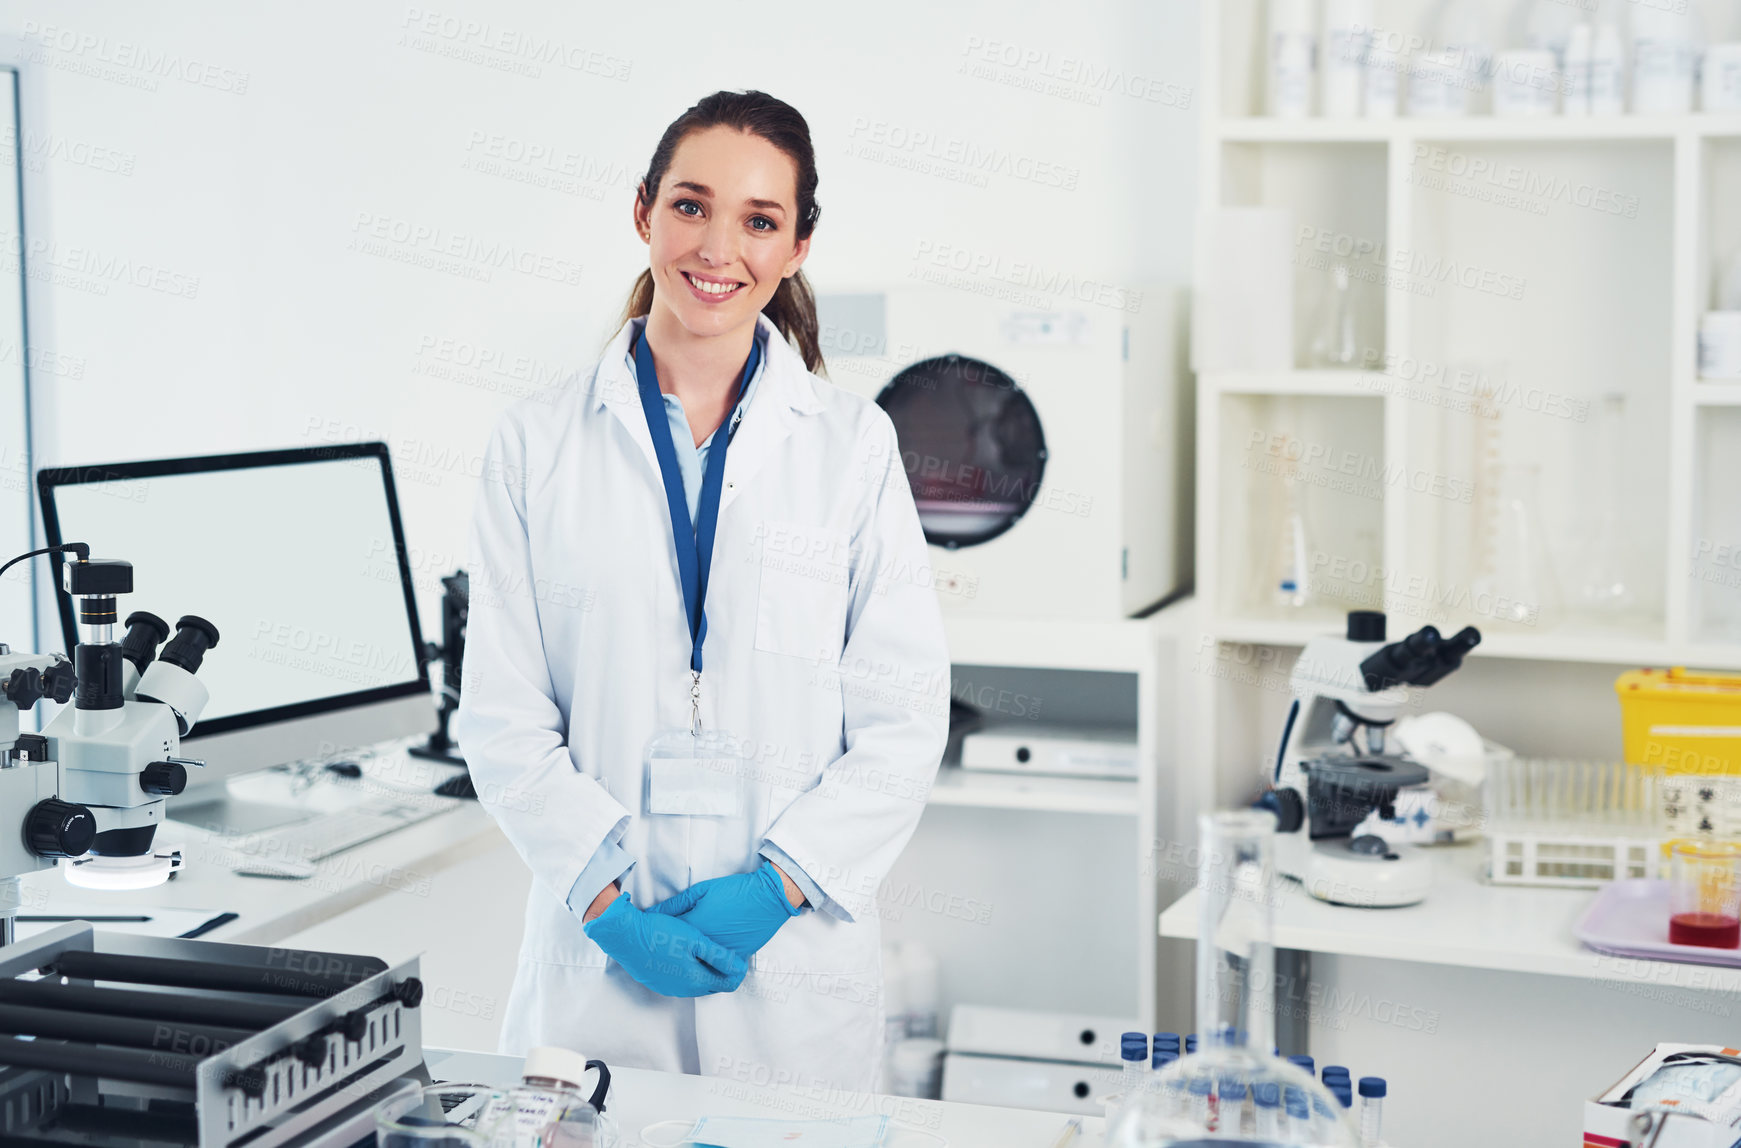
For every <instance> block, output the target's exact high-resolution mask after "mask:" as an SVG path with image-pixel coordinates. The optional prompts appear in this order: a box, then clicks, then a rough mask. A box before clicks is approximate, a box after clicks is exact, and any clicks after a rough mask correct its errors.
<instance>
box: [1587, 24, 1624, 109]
mask: <svg viewBox="0 0 1741 1148" xmlns="http://www.w3.org/2000/svg"><path fill="white" fill-rule="evenodd" d="M1625 110H1626V45H1625V43H1624V42H1623V41H1622V40H1621V38H1620V29H1619V28H1616V27H1615V26H1614V22H1613V21H1612V20H1602V21H1599V22H1598V23H1597V25H1596V38H1595V40H1594V41H1593V43H1592V46H1591V49H1590V114H1591V115H1593V116H1617V115H1620V114H1621V113H1622V112H1624V111H1625Z"/></svg>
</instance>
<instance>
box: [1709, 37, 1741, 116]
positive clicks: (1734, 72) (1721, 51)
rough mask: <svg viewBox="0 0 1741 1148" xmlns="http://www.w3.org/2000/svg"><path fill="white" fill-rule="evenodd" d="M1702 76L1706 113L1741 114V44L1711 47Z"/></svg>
mask: <svg viewBox="0 0 1741 1148" xmlns="http://www.w3.org/2000/svg"><path fill="white" fill-rule="evenodd" d="M1703 74H1704V84H1703V91H1702V92H1701V93H1700V97H1701V99H1700V102H1699V106H1700V107H1702V108H1704V110H1705V111H1707V112H1741V43H1729V44H1712V45H1711V46H1710V48H1709V49H1707V50H1706V52H1705V66H1704V73H1703Z"/></svg>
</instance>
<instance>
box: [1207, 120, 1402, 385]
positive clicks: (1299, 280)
mask: <svg viewBox="0 0 1741 1148" xmlns="http://www.w3.org/2000/svg"><path fill="white" fill-rule="evenodd" d="M1220 162H1221V202H1222V205H1223V206H1227V207H1267V208H1278V209H1282V210H1286V211H1287V212H1289V213H1290V215H1291V216H1292V221H1293V223H1292V236H1293V253H1292V255H1293V269H1294V363H1295V364H1296V365H1297V366H1299V367H1302V368H1305V367H1312V366H1315V365H1317V363H1316V360H1315V356H1314V353H1313V342H1314V339H1315V337H1316V335H1317V334H1318V332H1319V330H1320V329H1321V328H1322V327H1323V326H1324V325H1325V324H1326V322H1327V319H1328V316H1327V310H1328V308H1329V306H1330V305H1331V293H1332V287H1333V284H1334V277H1335V274H1336V268H1337V267H1338V266H1345V267H1347V268H1348V270H1349V302H1350V311H1351V314H1352V319H1353V324H1354V336H1355V344H1356V354H1355V358H1354V361H1353V364H1352V365H1354V366H1356V367H1364V366H1369V365H1379V364H1382V363H1383V361H1384V330H1385V315H1384V310H1385V303H1386V292H1385V290H1384V287H1383V283H1384V279H1385V276H1384V266H1383V258H1384V252H1385V227H1386V223H1385V220H1386V197H1387V192H1386V180H1387V174H1388V172H1387V164H1388V152H1387V150H1386V148H1385V147H1384V146H1383V145H1382V144H1379V145H1373V144H1332V145H1310V146H1308V145H1303V144H1296V143H1286V144H1230V145H1228V146H1227V147H1225V148H1223V149H1222V154H1221V159H1220Z"/></svg>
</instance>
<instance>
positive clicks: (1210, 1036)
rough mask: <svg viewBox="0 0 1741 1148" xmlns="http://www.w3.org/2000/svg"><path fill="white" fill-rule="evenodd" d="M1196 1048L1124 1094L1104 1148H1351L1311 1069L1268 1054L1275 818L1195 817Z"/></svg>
mask: <svg viewBox="0 0 1741 1148" xmlns="http://www.w3.org/2000/svg"><path fill="white" fill-rule="evenodd" d="M1198 825H1199V827H1200V829H1201V832H1202V838H1203V841H1202V857H1203V861H1202V864H1201V865H1200V867H1199V868H1198V870H1197V909H1198V922H1197V930H1198V931H1197V1033H1198V1036H1197V1051H1196V1052H1194V1053H1191V1054H1190V1055H1188V1056H1186V1057H1184V1058H1183V1059H1181V1060H1179V1061H1176V1062H1174V1063H1173V1064H1170V1065H1168V1066H1167V1067H1165V1068H1163V1069H1161V1070H1160V1071H1159V1072H1156V1073H1154V1074H1152V1078H1151V1079H1150V1080H1149V1081H1148V1082H1147V1087H1146V1088H1145V1089H1144V1090H1143V1091H1142V1092H1141V1093H1139V1094H1138V1095H1136V1096H1134V1097H1126V1098H1124V1102H1123V1103H1122V1104H1121V1105H1120V1106H1119V1109H1118V1115H1117V1116H1116V1117H1115V1118H1113V1120H1112V1122H1111V1124H1110V1125H1109V1127H1108V1128H1107V1133H1106V1144H1107V1145H1108V1146H1109V1148H1192V1146H1199V1145H1214V1146H1227V1145H1241V1144H1243V1145H1247V1146H1249V1148H1267V1146H1271V1145H1306V1144H1309V1145H1320V1146H1323V1148H1357V1146H1358V1145H1359V1143H1360V1134H1359V1130H1358V1129H1357V1128H1356V1127H1355V1125H1354V1122H1353V1119H1352V1117H1351V1115H1350V1114H1349V1113H1348V1111H1347V1110H1345V1109H1344V1108H1343V1107H1342V1105H1341V1103H1340V1102H1339V1101H1338V1100H1337V1099H1336V1097H1335V1096H1334V1095H1333V1094H1332V1093H1331V1092H1330V1090H1329V1089H1327V1088H1325V1087H1324V1086H1323V1085H1322V1084H1320V1083H1318V1081H1317V1080H1315V1079H1313V1077H1312V1075H1311V1074H1310V1073H1308V1072H1306V1071H1305V1070H1304V1069H1302V1068H1299V1067H1297V1066H1296V1065H1293V1064H1290V1063H1288V1062H1287V1061H1286V1060H1283V1059H1282V1058H1281V1057H1279V1056H1277V1055H1275V1052H1274V1046H1275V984H1276V981H1275V923H1274V913H1273V910H1274V901H1275V898H1276V896H1277V890H1278V889H1279V888H1282V887H1283V886H1281V885H1280V882H1281V881H1282V880H1283V878H1281V877H1280V875H1279V874H1277V873H1276V870H1275V866H1274V863H1273V860H1272V853H1273V849H1274V843H1275V818H1274V817H1273V816H1272V815H1271V814H1269V813H1268V812H1266V811H1262V810H1240V811H1236V812H1224V813H1211V814H1207V815H1205V816H1203V817H1201V818H1199V819H1198Z"/></svg>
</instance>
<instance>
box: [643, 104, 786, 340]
mask: <svg viewBox="0 0 1741 1148" xmlns="http://www.w3.org/2000/svg"><path fill="white" fill-rule="evenodd" d="M797 179H798V177H797V167H796V165H795V164H794V163H793V162H792V160H791V158H790V157H789V156H787V155H786V153H784V152H782V151H781V150H780V149H779V148H777V147H775V146H774V145H773V144H771V143H769V142H768V141H767V140H765V139H763V138H762V137H761V136H757V135H752V134H750V133H748V132H741V131H738V130H736V129H735V128H727V127H715V128H707V129H705V130H702V131H698V132H693V133H691V134H690V135H689V136H687V137H685V138H684V140H683V142H682V143H680V144H678V145H677V150H676V153H675V154H674V155H673V156H672V157H671V164H670V166H669V167H668V168H667V169H666V171H665V176H664V178H663V179H662V180H661V181H660V184H659V194H658V196H657V198H655V199H654V200H653V202H652V203H651V204H647V203H643V202H642V201H641V199H640V197H638V196H637V197H636V199H635V229H636V231H637V232H639V233H640V236H641V238H642V240H644V241H645V242H646V243H647V246H648V249H649V255H648V264H649V266H650V268H651V270H652V273H653V308H654V310H659V309H661V308H663V309H666V310H668V311H670V312H671V314H672V316H673V317H674V318H675V319H676V320H677V322H678V323H680V324H681V325H682V326H683V327H684V328H685V329H686V330H688V331H689V332H690V333H691V334H693V335H699V336H711V335H723V334H726V333H728V332H731V331H737V330H740V329H741V328H742V327H743V326H744V325H745V324H753V323H754V322H755V321H756V316H757V315H759V314H760V313H761V310H762V308H763V307H764V306H766V305H767V303H768V300H770V299H772V298H773V297H774V292H775V291H776V290H778V289H779V287H780V284H781V282H782V281H783V280H785V279H787V278H789V277H791V276H792V275H795V274H797V272H798V268H799V267H801V266H803V263H804V257H805V256H806V255H808V254H809V253H810V239H809V237H805V238H804V239H799V238H798V222H799V221H798V186H797Z"/></svg>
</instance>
